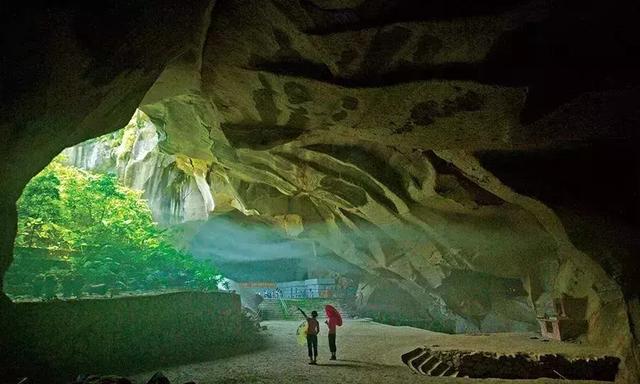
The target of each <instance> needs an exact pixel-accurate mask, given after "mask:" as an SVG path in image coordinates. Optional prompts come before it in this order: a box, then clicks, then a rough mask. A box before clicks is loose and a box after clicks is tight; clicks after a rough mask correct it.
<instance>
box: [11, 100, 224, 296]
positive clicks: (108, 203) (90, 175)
mask: <svg viewBox="0 0 640 384" xmlns="http://www.w3.org/2000/svg"><path fill="white" fill-rule="evenodd" d="M160 134H161V133H160V132H159V131H158V130H157V128H156V127H155V125H154V124H153V123H152V122H151V120H150V119H149V117H148V116H147V115H146V114H144V113H143V112H142V111H140V110H138V111H136V112H135V114H134V115H133V117H132V119H131V121H130V122H129V124H128V125H127V126H126V127H124V128H123V129H121V130H119V131H116V132H113V133H110V134H107V135H104V136H101V137H98V138H95V139H91V140H88V141H86V142H84V143H81V144H78V145H76V146H74V147H70V148H67V149H65V150H64V151H63V152H62V153H61V154H60V155H58V156H57V157H56V158H54V159H53V160H52V162H51V163H50V164H49V165H48V166H47V167H46V168H45V169H43V170H42V171H41V172H40V173H39V174H38V175H36V176H35V177H33V178H32V179H31V181H30V182H29V183H28V184H27V186H26V187H25V188H24V190H23V192H22V196H21V197H20V199H19V200H18V204H17V206H18V233H17V236H16V240H15V243H14V261H13V263H12V265H11V267H10V268H9V270H8V271H7V273H6V275H5V279H4V292H5V293H6V294H7V295H8V296H9V297H10V298H11V299H12V300H13V301H38V300H50V299H71V298H90V297H114V296H122V295H139V294H143V293H152V292H166V291H175V290H199V291H215V290H217V289H218V286H219V285H220V284H221V283H223V280H224V279H223V277H222V276H221V274H220V272H219V270H218V269H217V268H216V267H215V266H214V265H213V264H212V262H211V261H210V260H199V259H196V258H194V257H193V256H192V255H191V254H190V253H189V252H188V251H186V250H185V249H184V247H182V246H181V245H180V237H181V236H182V235H183V233H181V232H180V231H178V230H175V229H174V228H172V227H170V226H169V225H170V224H174V223H175V222H179V221H183V220H187V219H194V218H195V219H206V218H207V217H208V215H209V213H210V212H211V211H212V210H213V209H214V205H215V204H214V201H213V197H212V194H211V191H210V190H209V186H208V184H207V182H206V180H205V177H206V168H205V166H204V165H202V164H200V163H198V161H197V160H193V159H181V158H177V157H176V156H169V155H166V154H164V153H161V152H160V151H159V149H158V143H159V135H160ZM167 202H168V203H167Z"/></svg>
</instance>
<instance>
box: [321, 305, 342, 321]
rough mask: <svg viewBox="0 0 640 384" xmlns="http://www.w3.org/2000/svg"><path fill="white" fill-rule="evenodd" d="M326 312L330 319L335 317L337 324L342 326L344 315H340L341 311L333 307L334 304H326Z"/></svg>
mask: <svg viewBox="0 0 640 384" xmlns="http://www.w3.org/2000/svg"><path fill="white" fill-rule="evenodd" d="M324 313H326V314H327V317H328V318H330V319H335V321H336V325H338V326H341V325H342V316H340V312H338V310H337V309H335V308H334V307H333V305H328V304H327V305H325V306H324Z"/></svg>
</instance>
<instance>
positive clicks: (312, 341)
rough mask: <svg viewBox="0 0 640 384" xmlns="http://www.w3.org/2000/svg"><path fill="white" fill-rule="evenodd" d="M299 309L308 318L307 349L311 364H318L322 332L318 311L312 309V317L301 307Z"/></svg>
mask: <svg viewBox="0 0 640 384" xmlns="http://www.w3.org/2000/svg"><path fill="white" fill-rule="evenodd" d="M298 311H300V312H301V313H302V316H304V317H305V318H306V319H307V349H308V350H309V364H312V365H316V359H317V358H318V333H320V324H319V323H318V320H317V319H316V318H317V317H318V312H316V311H311V317H308V316H307V314H306V313H304V311H303V310H302V309H300V307H298Z"/></svg>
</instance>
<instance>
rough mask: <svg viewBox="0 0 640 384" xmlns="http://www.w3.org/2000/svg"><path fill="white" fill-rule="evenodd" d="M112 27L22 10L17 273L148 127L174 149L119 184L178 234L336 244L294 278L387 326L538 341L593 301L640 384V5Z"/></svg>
mask: <svg viewBox="0 0 640 384" xmlns="http://www.w3.org/2000/svg"><path fill="white" fill-rule="evenodd" d="M145 3H148V4H145ZM104 7H105V8H104V9H102V10H93V9H89V6H88V5H87V6H84V8H83V7H75V6H71V5H67V6H66V7H64V6H62V7H58V8H48V9H40V10H35V11H33V10H25V9H10V10H9V12H8V13H7V15H11V17H10V18H9V19H10V20H9V21H8V22H7V23H5V24H4V25H3V28H6V30H7V31H11V36H15V39H13V40H12V39H9V44H8V47H7V49H6V55H5V57H4V60H6V61H7V62H8V63H9V64H10V65H9V66H4V65H3V71H4V72H3V89H4V91H3V92H2V107H0V116H2V123H0V124H1V126H0V127H1V128H0V131H1V132H0V133H1V134H2V137H3V138H4V139H3V141H2V144H0V145H1V147H0V148H1V149H0V153H2V159H1V160H2V161H0V164H1V165H0V177H1V178H2V180H3V183H2V186H1V187H0V188H1V192H2V195H3V196H4V198H3V200H2V204H3V205H2V208H1V212H2V218H3V219H4V222H5V223H7V224H6V225H5V226H4V227H3V228H2V232H1V233H0V235H1V236H0V237H1V239H0V251H1V254H2V264H1V265H0V270H6V267H7V266H8V265H9V263H10V261H11V253H12V242H13V236H14V232H15V220H16V218H15V207H14V204H15V200H16V199H17V196H18V195H19V193H20V191H21V188H22V187H23V186H24V184H25V183H26V182H27V181H28V179H29V178H30V177H31V176H32V175H33V174H35V173H36V172H37V171H38V170H39V169H41V168H42V167H44V166H45V165H46V163H47V161H48V160H50V159H51V158H52V157H53V156H54V155H55V154H56V153H57V152H59V151H60V150H62V149H63V148H64V147H66V146H70V145H73V144H76V143H78V142H80V141H82V140H84V139H87V138H91V137H96V136H98V135H100V134H102V133H105V132H109V131H113V130H115V129H118V128H121V127H123V126H125V125H126V122H127V121H128V119H129V118H130V117H131V116H132V115H133V114H134V111H135V108H137V107H139V108H140V109H141V110H142V111H143V112H144V113H145V114H146V115H147V116H148V117H149V124H152V125H153V126H154V127H155V128H156V129H157V133H156V134H155V136H154V134H153V133H152V132H151V131H149V130H146V131H145V128H144V127H142V128H141V129H139V130H138V131H136V132H137V133H136V135H137V136H136V137H135V138H134V139H132V140H133V142H134V145H133V146H132V147H128V148H123V151H122V156H124V157H122V158H120V159H116V160H115V161H116V162H117V161H120V162H121V163H120V164H119V165H118V164H115V166H116V167H117V168H118V169H119V170H121V172H122V173H121V175H122V177H123V178H124V179H125V180H126V181H127V182H128V183H129V184H130V185H138V186H144V187H145V188H146V189H147V193H148V194H150V195H149V196H148V197H149V199H150V201H151V203H152V205H154V204H156V206H155V208H154V212H156V215H157V217H158V218H159V220H161V221H163V222H165V223H166V224H176V223H177V222H181V221H191V220H194V219H197V220H201V221H202V220H205V219H206V220H208V221H207V222H203V221H202V222H201V224H198V225H190V226H188V230H187V232H188V233H189V239H187V240H198V242H197V244H199V245H200V246H202V245H203V244H202V241H204V240H203V239H205V240H206V239H207V238H208V235H209V234H210V232H211V230H212V228H211V227H209V226H210V225H212V224H211V223H215V222H216V220H219V219H220V215H227V216H229V217H233V218H236V219H237V218H238V217H243V218H242V220H244V222H245V223H248V224H247V225H250V226H256V225H263V226H267V227H269V228H274V231H275V232H277V233H278V234H279V236H281V238H282V239H285V240H287V241H292V242H294V243H305V242H306V243H307V244H308V243H309V242H313V243H314V244H316V245H317V248H314V250H315V251H314V252H304V251H300V254H299V255H296V258H299V259H300V260H302V262H320V263H331V265H332V266H334V267H335V268H338V269H343V270H349V271H350V273H355V274H358V276H360V278H361V280H362V281H363V282H366V283H365V284H363V286H362V289H363V291H364V292H365V296H366V303H367V304H368V305H372V306H373V305H375V307H376V308H378V309H380V310H385V311H390V312H394V311H395V312H403V313H405V314H406V315H407V316H414V317H419V318H423V319H427V320H428V321H431V322H432V323H433V324H437V325H438V327H440V329H442V330H447V331H474V330H482V331H498V330H519V329H528V328H530V327H531V326H532V324H534V321H535V315H536V314H541V313H544V312H545V311H546V310H547V309H548V308H547V307H548V306H549V305H550V302H551V301H550V299H551V298H552V297H555V296H559V295H563V294H564V295H569V296H574V297H587V298H588V303H589V306H588V310H587V318H588V320H589V325H590V328H589V329H590V330H589V334H588V340H589V341H590V342H594V343H608V344H609V345H610V346H611V347H613V348H615V349H616V350H617V351H619V352H620V353H621V354H623V357H624V358H625V364H627V368H626V369H623V370H622V371H621V374H620V375H621V376H620V377H621V378H622V379H621V380H628V381H629V382H631V381H632V380H633V377H634V375H637V369H638V356H639V355H638V347H637V346H638V341H639V340H640V337H639V336H640V335H638V334H637V332H638V331H637V329H639V328H638V327H639V325H638V322H639V318H640V312H639V304H638V296H637V292H638V289H637V288H638V285H637V283H636V282H635V281H637V272H635V271H637V260H634V258H633V254H634V252H635V251H636V250H637V249H638V244H637V240H636V238H637V233H638V232H637V229H638V224H639V221H638V205H637V204H638V195H637V193H638V185H637V184H638V183H637V180H638V169H639V166H638V160H637V156H633V155H632V153H633V152H632V151H633V146H632V145H630V143H632V142H633V140H634V139H636V138H637V133H636V132H637V131H636V130H635V126H636V125H637V123H638V122H639V121H640V118H639V117H640V116H639V115H638V110H640V109H639V108H638V107H640V105H639V104H640V97H639V96H640V94H639V89H640V88H639V87H638V86H639V82H638V77H637V74H636V73H635V72H636V71H634V68H635V67H636V65H637V64H638V63H637V59H635V58H634V57H633V56H632V55H631V52H632V51H633V49H634V48H637V47H638V45H639V44H640V42H639V41H638V36H640V33H638V32H640V31H638V24H637V23H636V22H635V21H634V20H636V18H637V16H638V9H637V7H636V8H633V7H632V6H627V5H625V4H612V3H611V2H604V1H594V2H590V3H588V4H585V3H582V2H574V1H560V0H557V1H556V0H554V1H551V2H548V1H546V2H543V1H536V0H533V1H515V0H492V1H488V2H482V3H478V2H473V1H467V0H456V1H433V2H427V3H425V2H423V1H418V0H406V1H386V0H307V1H303V0H296V1H283V0H268V1H263V0H254V1H246V2H234V1H231V0H219V1H217V2H215V4H213V3H209V2H206V1H196V0H194V1H190V2H189V4H184V3H183V2H181V4H180V6H176V5H175V4H173V2H170V1H161V2H139V3H136V4H135V5H133V4H129V5H126V6H125V5H122V6H119V7H108V6H104ZM26 15H28V16H29V18H26ZM98 15H100V16H98ZM24 20H28V21H26V22H25V21H24ZM37 26H41V27H40V29H36V27H37ZM34 31H39V33H35V32H34ZM3 32H4V31H3ZM5 35H6V36H9V35H8V34H5ZM147 128H148V127H147ZM145 135H146V136H145ZM156 140H157V143H156ZM123 143H124V141H123ZM136 145H138V146H137V147H136ZM602 145H604V148H605V150H603V151H600V152H599V151H598V150H596V149H597V148H600V147H601V146H602ZM594 148H595V149H594ZM90 150H91V151H97V150H100V149H99V148H96V147H95V146H93V147H92V148H91V149H90ZM621 153H627V154H629V155H628V156H627V157H625V156H622V155H621ZM598 154H599V155H601V156H602V162H598V163H599V164H600V166H595V167H594V168H590V169H584V168H583V167H582V166H581V164H592V163H584V162H582V163H580V162H578V163H576V162H572V159H575V158H590V157H591V155H598ZM90 157H91V156H87V155H86V154H85V155H83V156H77V158H76V159H75V160H78V159H88V158H90ZM537 158H538V159H539V160H540V164H546V165H547V166H550V167H549V169H542V168H539V167H540V166H538V168H537V167H536V165H535V161H534V162H533V163H532V162H529V163H527V160H528V159H534V160H535V159H537ZM550 158H551V159H555V161H552V162H549V161H546V160H545V159H550ZM618 158H621V159H623V161H624V162H623V163H621V164H620V163H616V162H615V161H612V160H610V159H618ZM75 160H74V161H75ZM83 161H84V160H83ZM545 161H546V162H545ZM523 164H527V166H522V167H521V168H518V166H521V165H523ZM602 164H606V165H607V166H602ZM609 165H610V166H609ZM85 166H92V167H93V166H97V165H96V164H93V163H92V164H88V163H87V164H85ZM110 166H114V165H113V164H112V165H110ZM556 168H557V169H556ZM621 168H622V169H621ZM559 169H562V170H564V171H567V173H565V174H564V175H563V174H561V173H560V172H559ZM536 172H538V173H536ZM602 172H604V173H605V174H604V175H603V173H602ZM140 175H145V176H144V177H142V176H140ZM611 175H613V176H611ZM501 176H504V178H503V179H501ZM140 177H142V178H140ZM580 179H585V180H589V183H587V182H585V183H584V185H585V186H587V188H586V189H576V190H572V189H571V188H569V187H567V185H568V183H567V180H580ZM602 180H604V181H606V183H607V185H610V188H604V187H602V186H600V185H598V186H596V187H593V189H591V187H590V186H589V184H590V183H593V184H599V183H600V182H601V181H602ZM628 180H633V182H628ZM205 182H206V183H205ZM510 182H511V183H513V184H512V185H510ZM180 183H181V184H180ZM176 184H179V187H177V186H176ZM205 184H206V185H205ZM150 188H158V189H157V190H156V191H150ZM167 188H175V191H174V192H171V193H168V194H167V193H166V191H167ZM563 191H570V192H571V196H569V198H567V196H561V195H562V193H563ZM594 191H595V192H594ZM187 195H188V196H190V197H188V198H187V199H186V200H185V199H184V198H185V196H187ZM167 196H169V197H170V198H169V199H168V200H167V199H166V197H167ZM210 198H211V199H210ZM154 199H155V200H154ZM180 201H183V202H182V203H180ZM185 201H188V202H185ZM616 201H617V204H616ZM213 205H215V208H214V206H213ZM212 208H213V214H212V215H210V214H209V212H210V211H211V210H212ZM621 209H622V210H625V209H626V210H627V211H629V212H621ZM185 244H187V245H188V244H190V245H193V244H194V242H193V241H186V242H185ZM206 246H207V244H206V243H205V244H204V248H206ZM193 251H194V252H195V253H197V252H198V249H194V250H193ZM205 256H206V255H205ZM635 377H637V376H635Z"/></svg>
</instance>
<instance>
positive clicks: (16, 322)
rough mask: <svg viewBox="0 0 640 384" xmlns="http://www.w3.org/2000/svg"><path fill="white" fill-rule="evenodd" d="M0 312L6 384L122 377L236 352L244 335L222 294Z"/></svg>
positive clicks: (230, 299)
mask: <svg viewBox="0 0 640 384" xmlns="http://www.w3.org/2000/svg"><path fill="white" fill-rule="evenodd" d="M5 305H7V304H5ZM3 307H4V308H3V313H2V324H0V327H1V328H0V332H1V333H2V334H1V335H0V337H2V348H1V350H0V352H1V353H2V354H3V355H4V356H3V360H5V361H2V362H1V363H2V368H3V371H5V372H3V376H5V377H11V376H13V377H15V375H17V374H18V373H24V374H25V375H29V376H32V375H33V374H34V373H36V374H41V373H42V372H50V373H51V375H53V374H55V375H56V377H57V376H59V375H62V376H65V375H66V376H67V377H68V375H69V374H77V373H79V372H90V373H119V374H126V373H131V372H136V371H140V370H143V369H153V368H156V367H161V366H163V365H164V366H166V365H168V364H177V363H184V362H191V361H197V360H205V359H210V358H214V357H219V356H223V355H226V354H228V353H233V352H235V351H236V350H237V349H238V346H239V344H241V342H242V336H243V333H245V331H243V329H242V320H241V316H242V314H241V311H240V298H239V296H238V295H235V294H230V293H221V292H214V293H205V292H178V293H169V294H162V295H156V296H135V297H122V298H116V299H97V300H96V299H93V300H72V301H51V302H37V303H20V304H11V305H9V307H10V309H9V312H10V313H7V307H6V306H3ZM0 381H1V380H0Z"/></svg>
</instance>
